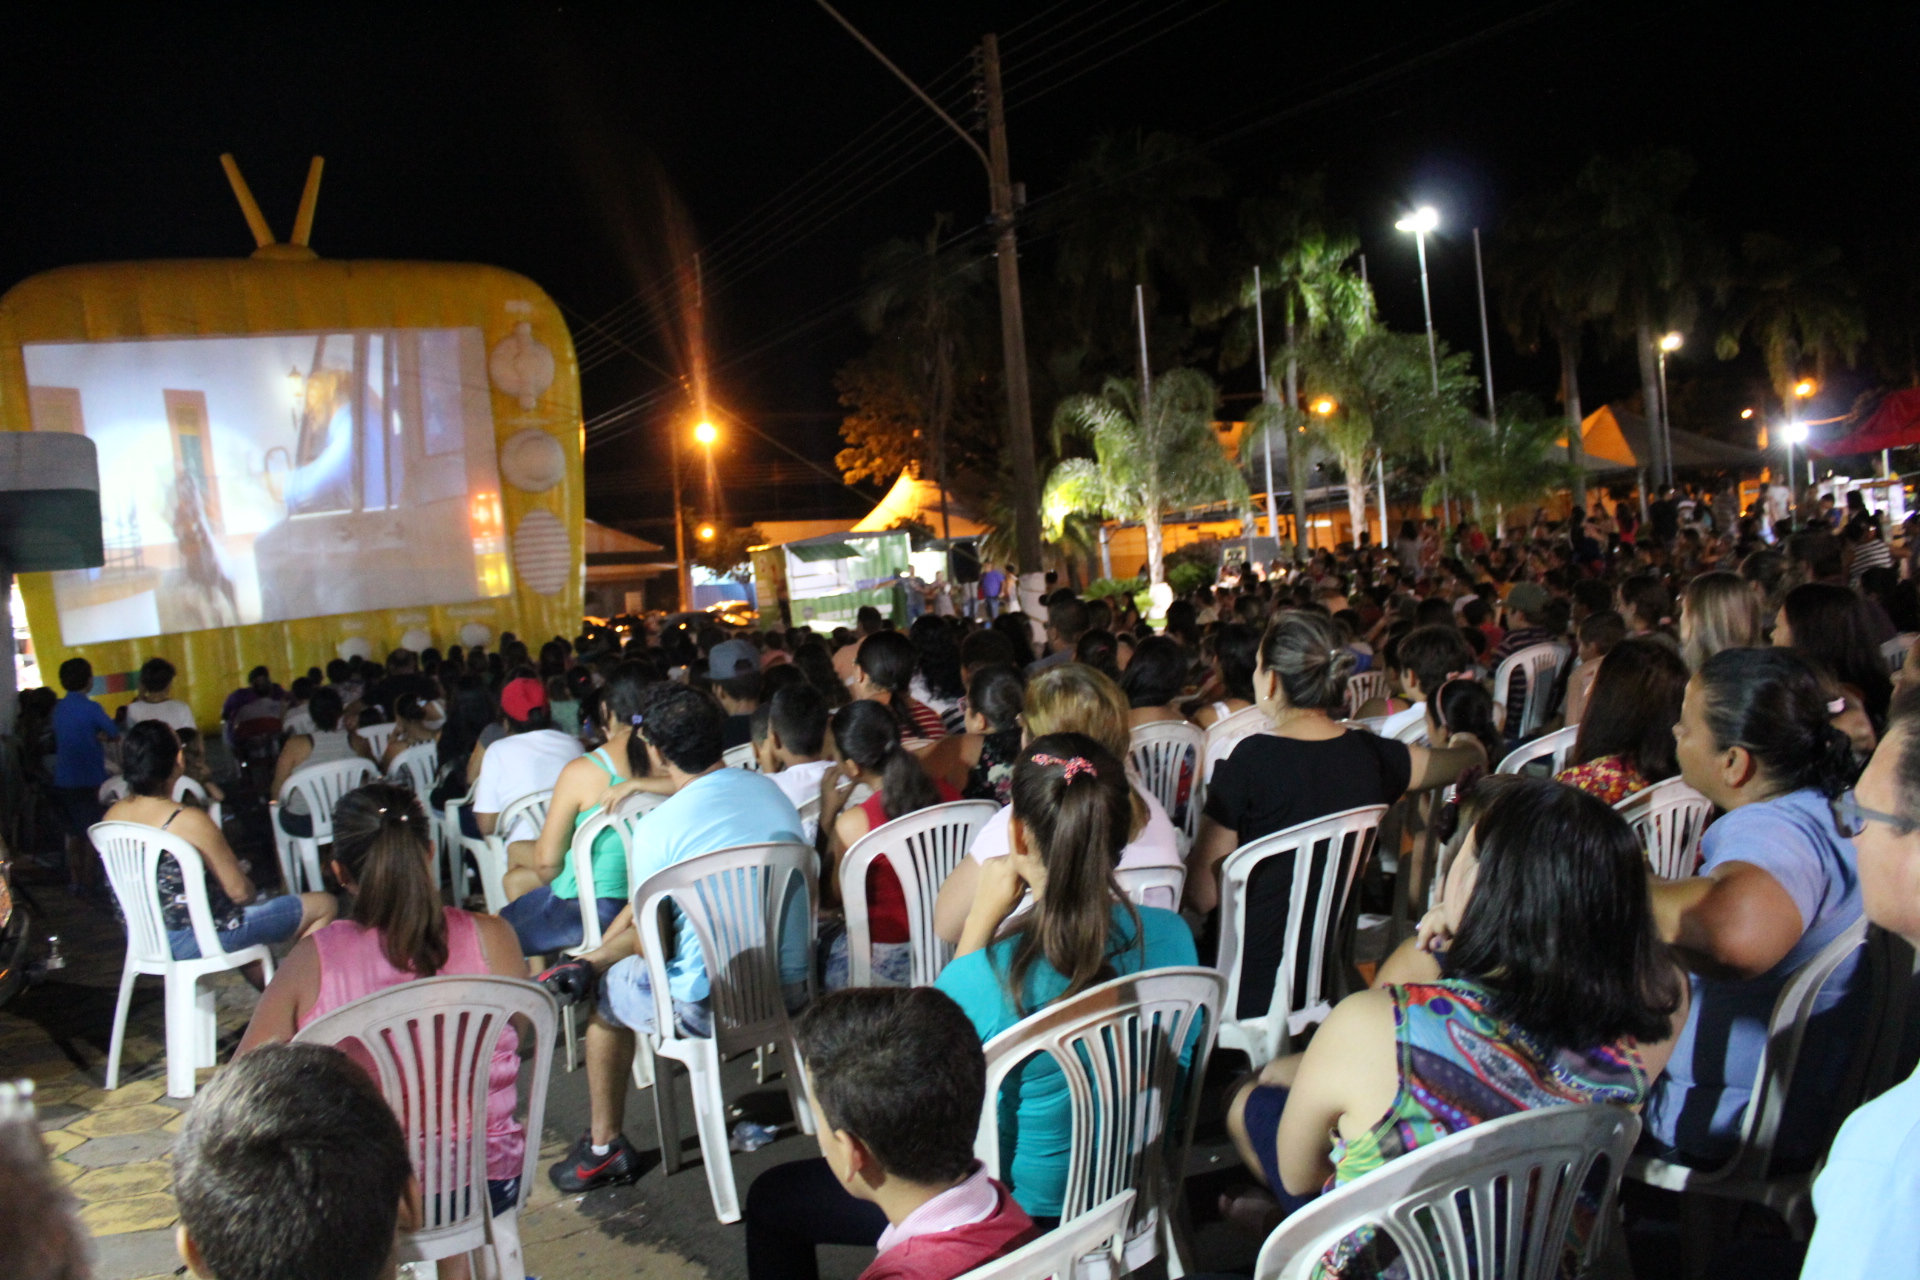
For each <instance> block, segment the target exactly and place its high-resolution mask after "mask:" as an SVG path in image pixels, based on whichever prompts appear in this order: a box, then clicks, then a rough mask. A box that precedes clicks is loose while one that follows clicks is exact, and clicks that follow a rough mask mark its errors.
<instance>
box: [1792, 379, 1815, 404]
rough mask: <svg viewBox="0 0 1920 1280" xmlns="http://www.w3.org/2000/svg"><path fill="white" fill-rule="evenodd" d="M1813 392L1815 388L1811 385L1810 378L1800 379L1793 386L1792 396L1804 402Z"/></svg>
mask: <svg viewBox="0 0 1920 1280" xmlns="http://www.w3.org/2000/svg"><path fill="white" fill-rule="evenodd" d="M1815 390H1816V388H1815V387H1814V385H1813V379H1812V378H1802V379H1801V380H1800V381H1798V382H1796V383H1794V384H1793V394H1794V395H1796V396H1798V397H1800V399H1802V400H1805V399H1806V398H1807V397H1808V396H1810V395H1812V394H1813V393H1814V391H1815Z"/></svg>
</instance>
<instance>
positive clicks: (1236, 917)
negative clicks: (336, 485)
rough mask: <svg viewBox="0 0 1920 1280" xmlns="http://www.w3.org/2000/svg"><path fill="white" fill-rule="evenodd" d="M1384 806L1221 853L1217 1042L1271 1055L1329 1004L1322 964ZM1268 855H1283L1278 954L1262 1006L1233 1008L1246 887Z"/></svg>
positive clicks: (1328, 978)
mask: <svg viewBox="0 0 1920 1280" xmlns="http://www.w3.org/2000/svg"><path fill="white" fill-rule="evenodd" d="M1386 812H1387V806H1386V805H1383V804H1374V805H1362V806H1361V807H1359V808H1356V809H1348V810H1346V811H1344V812H1342V813H1335V814H1329V815H1327V816H1326V817H1324V818H1320V819H1316V820H1315V821H1313V822H1303V823H1300V824H1298V825H1297V826H1292V827H1288V828H1287V829H1285V830H1284V831H1276V832H1274V833H1272V834H1271V835H1266V836H1262V837H1261V838H1260V839H1258V840H1253V841H1249V842H1248V843H1247V844H1244V845H1242V846H1241V847H1240V848H1238V849H1236V850H1234V851H1233V853H1231V854H1229V855H1228V856H1227V859H1226V861H1225V862H1224V863H1223V864H1222V867H1221V876H1220V950H1219V959H1218V963H1219V967H1220V970H1221V972H1223V973H1225V974H1226V975H1227V1007H1226V1012H1225V1013H1224V1014H1223V1015H1222V1023H1221V1032H1220V1035H1221V1043H1222V1044H1224V1045H1227V1046H1229V1047H1231V1048H1236V1049H1241V1050H1243V1051H1244V1052H1246V1053H1247V1054H1248V1056H1250V1057H1251V1058H1252V1059H1253V1060H1254V1062H1255V1064H1256V1065H1257V1064H1259V1063H1263V1062H1266V1061H1267V1060H1268V1059H1270V1058H1273V1057H1275V1056H1277V1055H1278V1054H1279V1053H1280V1052H1281V1051H1282V1050H1283V1048H1284V1046H1285V1044H1286V1041H1287V1037H1288V1036H1289V1035H1292V1034H1297V1033H1298V1032H1300V1031H1302V1030H1304V1029H1305V1027H1306V1026H1307V1025H1308V1023H1310V1022H1315V1021H1318V1020H1319V1019H1321V1018H1324V1017H1325V1016H1326V1012H1327V1010H1328V1009H1330V1008H1331V1007H1332V1002H1333V997H1334V995H1335V992H1334V989H1333V982H1332V978H1333V972H1332V969H1331V967H1330V966H1329V964H1328V960H1329V958H1330V953H1331V951H1332V950H1333V944H1334V942H1335V941H1336V940H1337V938H1336V933H1335V931H1336V930H1337V929H1338V928H1340V926H1341V924H1342V922H1343V921H1344V920H1345V918H1346V910H1347V902H1348V899H1349V897H1350V896H1351V894H1352V892H1353V886H1354V885H1355V884H1356V883H1357V882H1358V881H1359V878H1360V875H1361V872H1362V871H1363V870H1364V869H1365V867H1366V863H1367V859H1368V857H1370V856H1371V855H1372V852H1373V843H1374V838H1375V836H1376V835H1378V833H1379V830H1380V820H1381V818H1382V817H1384V816H1385V814H1386ZM1275 858H1285V859H1290V860H1291V862H1292V864H1293V866H1292V880H1291V883H1290V884H1289V886H1288V894H1287V918H1286V929H1285V933H1284V935H1283V936H1284V937H1285V938H1286V940H1287V945H1286V950H1285V953H1284V954H1283V955H1282V956H1281V958H1280V967H1279V970H1278V972H1277V973H1276V975H1275V977H1274V985H1273V1000H1272V1003H1271V1004H1270V1005H1269V1007H1268V1008H1267V1009H1266V1011H1265V1012H1264V1013H1261V1014H1257V1015H1250V1016H1248V1017H1246V1018H1241V1017H1240V1016H1239V1015H1238V1012H1237V1011H1238V1009H1239V1003H1240V988H1241V986H1242V985H1243V983H1244V980H1245V976H1246V963H1247V956H1246V937H1247V929H1248V921H1247V887H1248V883H1249V881H1250V880H1251V878H1252V876H1253V873H1254V870H1255V869H1256V868H1257V867H1258V866H1259V865H1260V864H1261V863H1263V862H1267V861H1269V860H1271V859H1275Z"/></svg>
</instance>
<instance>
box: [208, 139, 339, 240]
mask: <svg viewBox="0 0 1920 1280" xmlns="http://www.w3.org/2000/svg"><path fill="white" fill-rule="evenodd" d="M325 164H326V160H325V158H324V157H322V156H315V157H314V158H313V163H312V164H310V165H308V166H307V185H306V189H305V190H304V191H302V192H301V193H300V211H299V212H298V213H297V214H295V215H294V219H293V239H292V240H291V241H290V242H289V243H287V244H280V243H278V242H277V241H275V240H274V238H273V228H271V227H269V226H268V225H267V217H266V215H265V214H263V213H261V212H260V202H259V201H257V200H255V199H254V198H253V191H252V189H251V188H250V187H248V186H247V180H246V179H245V178H244V177H242V176H241V175H240V165H239V162H238V161H236V160H235V159H234V158H233V156H232V154H231V153H225V154H222V155H221V157H220V167H221V168H222V169H225V170H226V171H227V181H228V182H229V183H231V184H232V185H233V198H234V199H236V200H238V201H239V202H240V212H241V213H242V214H243V215H244V216H245V217H246V219H247V227H248V229H249V230H251V231H252V232H253V242H254V245H255V246H256V247H255V249H254V251H253V256H254V257H256V258H279V259H282V260H286V261H293V262H309V261H312V260H313V259H314V258H315V257H317V256H319V255H317V254H315V253H314V251H313V250H312V249H310V248H308V247H307V241H308V240H309V239H310V238H311V237H312V235H313V210H314V206H315V205H317V204H318V203H319V202H320V171H321V169H322V168H323V167H324V166H325Z"/></svg>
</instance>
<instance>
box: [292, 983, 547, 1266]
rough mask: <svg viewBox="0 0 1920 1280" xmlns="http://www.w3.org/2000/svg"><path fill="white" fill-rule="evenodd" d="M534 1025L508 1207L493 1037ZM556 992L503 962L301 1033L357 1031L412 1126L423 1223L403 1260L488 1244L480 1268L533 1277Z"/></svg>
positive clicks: (323, 1038)
mask: <svg viewBox="0 0 1920 1280" xmlns="http://www.w3.org/2000/svg"><path fill="white" fill-rule="evenodd" d="M516 1015H518V1016H520V1017H523V1018H525V1019H526V1020H527V1021H528V1022H529V1023H531V1024H532V1026H533V1035H534V1050H533V1056H532V1065H533V1078H532V1080H531V1082H530V1089H529V1092H528V1094H527V1116H526V1133H527V1146H526V1156H525V1158H524V1160H523V1161H522V1163H521V1170H520V1194H519V1197H518V1199H517V1200H516V1202H515V1204H514V1207H513V1208H512V1209H511V1210H509V1211H508V1212H506V1213H504V1214H501V1215H500V1216H499V1217H495V1216H493V1209H492V1205H491V1202H490V1200H489V1199H488V1195H487V1091H488V1090H487V1085H488V1072H489V1069H490V1068H491V1066H492V1064H493V1054H494V1046H495V1045H497V1044H498V1043H499V1041H500V1037H501V1036H502V1035H503V1034H511V1033H512V1032H513V1024H512V1023H511V1022H510V1021H509V1019H511V1018H513V1017H514V1016H516ZM553 1024H554V1004H553V997H552V996H551V995H549V994H548V993H547V992H546V990H545V989H543V988H542V987H540V986H539V985H538V984H537V983H532V982H525V981H522V980H521V979H518V978H502V977H498V976H496V975H493V974H453V975H447V976H444V977H438V978H422V979H419V980H418V981H415V982H403V983H401V984H399V985H398V986H393V987H388V988H387V989H386V990H384V991H376V992H374V993H373V994H372V995H367V996H362V997H360V999H358V1000H355V1001H353V1002H352V1003H350V1004H344V1005H341V1006H340V1007H339V1008H338V1009H335V1010H334V1011H333V1012H332V1013H329V1014H326V1015H324V1016H322V1017H319V1018H315V1019H314V1020H313V1021H312V1022H310V1023H308V1024H307V1025H306V1026H304V1027H302V1028H301V1029H300V1032H299V1034H298V1035H296V1036H294V1042H295V1043H298V1044H328V1045H337V1044H341V1043H343V1042H345V1041H348V1040H355V1041H358V1042H359V1043H360V1044H361V1045H362V1046H363V1047H364V1048H365V1049H366V1052H367V1055H368V1056H369V1057H370V1058H372V1059H373V1064H374V1076H375V1078H376V1079H377V1080H378V1081H379V1083H380V1092H381V1093H382V1094H383V1095H385V1097H386V1099H387V1105H388V1106H390V1107H392V1108H393V1114H394V1117H395V1118H396V1119H397V1120H399V1121H400V1130H401V1132H402V1134H404V1135H405V1137H406V1142H407V1154H408V1155H409V1156H411V1157H412V1159H413V1172H414V1176H415V1177H416V1178H418V1179H419V1182H420V1205H421V1209H422V1216H423V1218H424V1219H425V1225H423V1226H422V1227H421V1229H420V1230H418V1231H414V1232H409V1233H408V1234H406V1235H405V1236H403V1237H402V1238H401V1240H400V1247H399V1250H398V1254H397V1256H398V1258H399V1260H400V1261H402V1262H431V1261H434V1260H436V1259H440V1258H451V1257H454V1256H455V1255H458V1254H463V1253H467V1252H470V1251H472V1250H475V1249H488V1250H490V1251H491V1253H492V1256H493V1262H494V1266H495V1269H494V1270H493V1271H492V1272H491V1273H489V1272H488V1270H487V1269H486V1268H485V1267H484V1266H483V1267H481V1268H478V1269H476V1274H482V1275H485V1274H493V1275H497V1276H499V1277H501V1280H525V1277H526V1274H527V1271H526V1264H525V1262H524V1260H523V1259H522V1257H521V1253H520V1221H519V1219H520V1210H521V1209H523V1208H525V1207H526V1204H527V1200H528V1197H530V1196H531V1195H532V1194H533V1180H534V1178H535V1177H536V1176H537V1174H538V1165H539V1162H540V1133H541V1123H542V1120H543V1119H544V1117H545V1114H546V1109H547V1078H548V1076H549V1074H550V1073H551V1072H552V1069H553Z"/></svg>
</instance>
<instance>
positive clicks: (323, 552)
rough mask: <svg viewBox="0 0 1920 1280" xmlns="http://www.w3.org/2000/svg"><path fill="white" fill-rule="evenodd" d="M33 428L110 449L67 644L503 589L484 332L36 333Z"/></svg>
mask: <svg viewBox="0 0 1920 1280" xmlns="http://www.w3.org/2000/svg"><path fill="white" fill-rule="evenodd" d="M24 354H25V360H26V371H27V382H28V384H29V392H30V396H31V410H32V415H33V426H34V430H36V431H73V432H78V433H80V434H84V435H86V436H88V437H90V438H91V439H92V440H93V441H94V442H95V443H96V444H97V445H98V447H99V451H100V510H101V520H102V522H103V524H104V525H105V528H104V530H103V533H104V541H105V544H106V564H105V565H104V566H103V567H101V568H99V569H84V570H75V571H71V572H63V573H56V574H54V575H53V583H54V600H55V604H56V606H57V608H58V611H59V615H60V630H61V636H62V639H63V640H64V641H65V643H67V644H69V645H78V644H93V643H97V642H102V641H109V640H129V639H134V638H137V637H141V636H153V635H163V634H171V633H174V632H181V631H198V630H203V629H207V628H212V627H226V626H234V625H238V624H245V623H256V622H283V621H287V620H290V619H294V618H309V617H318V616H323V615H327V614H337V613H355V612H359V611H362V610H370V609H394V608H408V607H420V606H425V605H435V604H457V603H460V602H463V601H469V600H477V599H483V598H486V597H491V596H500V595H504V594H506V592H507V589H508V585H509V582H508V572H507V556H506V538H505V532H504V528H503V523H502V518H501V509H500V480H499V473H498V470H497V467H496V464H495V460H494V448H495V446H494V432H493V415H492V410H491V407H490V404H489V391H488V387H487V373H486V350H485V344H484V339H483V336H482V334H481V332H480V330H479V329H477V328H460V329H387V330H356V331H351V332H330V333H305V334H294V333H287V334H261V335H254V336H249V337H236V338H180V339H171V338H170V339H156V340H143V341H133V342H84V343H33V344H28V345H27V346H26V347H25V348H24Z"/></svg>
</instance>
